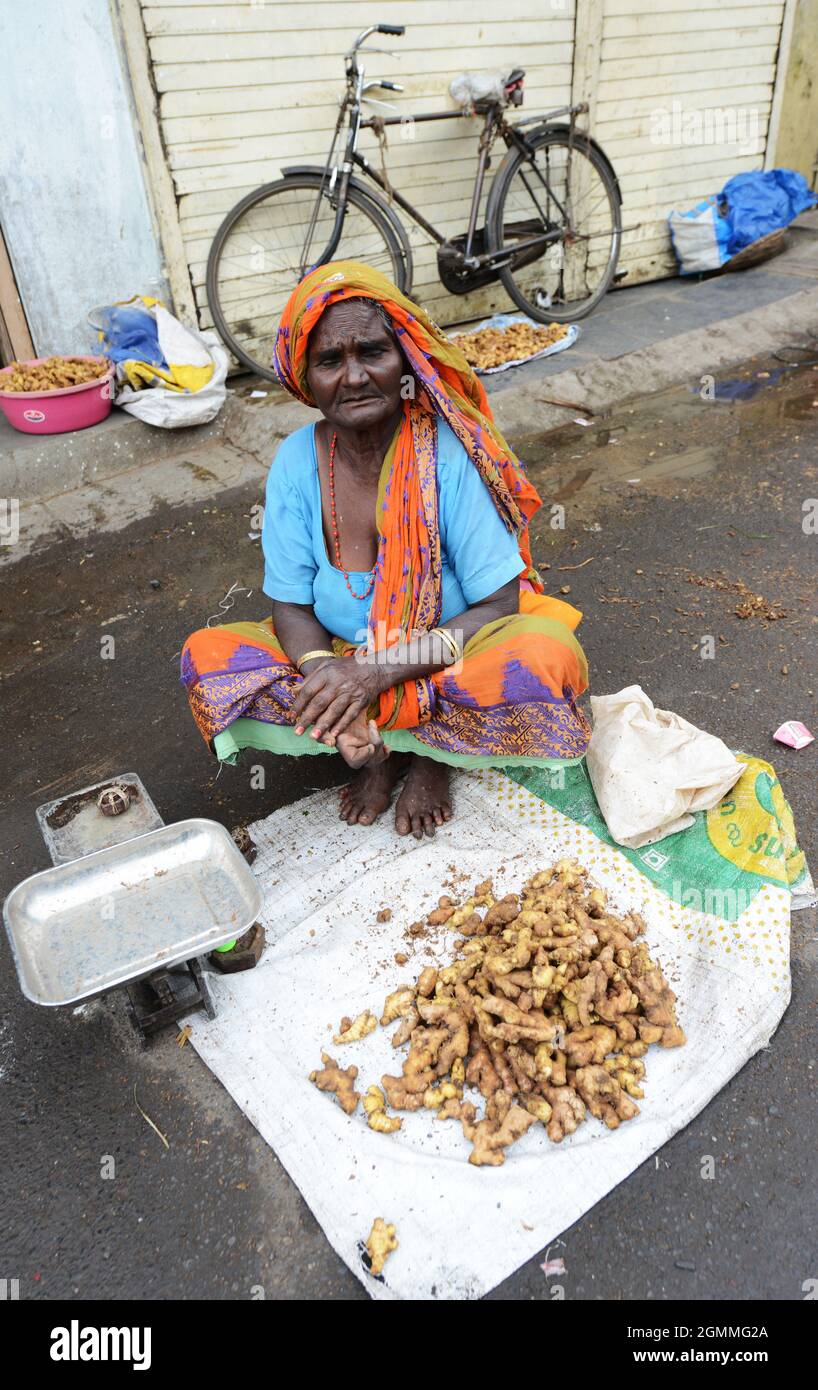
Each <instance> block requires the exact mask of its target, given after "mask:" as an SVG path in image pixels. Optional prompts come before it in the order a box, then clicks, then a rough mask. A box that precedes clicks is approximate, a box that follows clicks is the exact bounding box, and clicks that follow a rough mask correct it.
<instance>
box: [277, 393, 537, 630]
mask: <svg viewBox="0 0 818 1390" xmlns="http://www.w3.org/2000/svg"><path fill="white" fill-rule="evenodd" d="M315 428H316V427H315V424H310V425H304V426H303V427H302V428H301V429H299V430H295V431H294V432H293V434H291V435H288V437H287V438H286V439H285V440H284V441H283V442H282V443H281V444H280V445H279V448H278V451H277V453H276V456H275V459H274V461H273V465H272V467H271V469H270V472H269V474H268V477H267V494H266V500H265V506H264V524H263V527H262V533H261V544H262V549H263V551H264V586H263V587H264V592H265V594H267V595H268V596H269V597H270V598H272V599H277V600H279V601H280V602H282V603H303V604H311V605H312V607H313V609H314V612H315V616H316V618H317V619H318V621H319V622H320V623H321V624H322V626H323V627H325V628H326V629H327V631H328V632H331V633H333V634H334V635H335V636H336V637H343V638H344V639H345V640H346V641H347V642H364V641H366V629H367V621H368V618H369V608H370V604H371V602H372V595H371V594H369V596H368V597H367V598H365V599H356V598H355V597H354V595H352V594H351V593H350V592H349V589H348V588H347V586H346V582H345V580H344V576H343V574H342V572H341V570H339V569H336V568H335V566H334V565H332V564H330V560H329V556H328V554H327V546H326V541H325V539H324V528H323V520H322V515H321V484H320V481H319V476H318V456H317V454H316V451H315ZM437 488H438V507H439V520H440V544H441V552H442V555H441V558H442V580H443V593H442V610H441V618H440V621H441V623H445V622H448V621H450V619H452V618H454V617H456V616H457V615H458V613H462V612H463V611H464V609H466V608H469V607H471V605H472V604H475V603H479V602H480V600H481V599H484V598H488V596H489V594H493V593H495V591H496V590H497V589H500V588H502V586H503V585H504V584H508V583H509V581H510V580H512V579H514V578H516V576H517V575H518V574H521V573H522V572H523V569H524V568H525V567H524V565H523V562H522V560H521V559H520V551H519V547H518V544H517V540H516V537H515V536H514V535H513V534H512V533H511V532H510V531H508V530H507V529H506V526H505V524H504V522H503V521H502V520H501V518H500V516H499V514H498V512H497V508H496V507H495V505H494V503H493V501H492V499H491V494H490V493H489V490H488V488H487V487H486V485H485V483H484V482H483V479H482V478H481V477H480V474H479V473H478V471H477V469H476V468H475V466H474V464H473V463H472V461H471V459H470V458H469V456H468V454H467V453H466V450H465V449H464V447H463V445H462V444H461V443H460V440H459V439H458V438H457V435H456V434H455V433H454V431H453V430H452V429H450V427H449V426H448V425H447V424H446V422H445V420H441V419H440V418H439V417H438V420H437ZM373 520H374V518H373ZM371 574H372V571H371V570H367V571H361V570H350V571H349V580H350V583H351V585H352V587H353V589H355V590H357V591H358V592H363V591H364V590H365V589H366V586H367V581H368V580H369V578H370V577H371Z"/></svg>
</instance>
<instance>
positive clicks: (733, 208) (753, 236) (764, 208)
mask: <svg viewBox="0 0 818 1390" xmlns="http://www.w3.org/2000/svg"><path fill="white" fill-rule="evenodd" d="M719 199H720V201H721V202H723V203H726V204H727V220H728V222H729V224H730V238H729V241H728V244H727V251H728V254H729V255H730V256H735V255H736V253H737V252H739V251H743V250H744V247H745V246H752V244H753V242H754V241H758V240H759V238H760V237H763V236H767V235H768V234H769V233H770V232H777V231H779V230H780V229H781V228H782V227H788V226H789V224H790V222H792V220H793V218H795V217H797V216H798V215H799V213H801V212H806V210H807V208H811V207H814V206H815V204H816V202H818V198H816V195H815V194H814V193H811V192H810V190H809V187H808V185H807V181H806V179H805V178H804V175H803V174H798V173H796V172H795V170H794V169H768V170H767V172H766V173H765V174H762V173H760V172H758V173H753V174H736V175H734V177H733V178H732V179H728V181H727V183H726V184H725V185H724V188H723V189H722V190H721V193H720V195H719Z"/></svg>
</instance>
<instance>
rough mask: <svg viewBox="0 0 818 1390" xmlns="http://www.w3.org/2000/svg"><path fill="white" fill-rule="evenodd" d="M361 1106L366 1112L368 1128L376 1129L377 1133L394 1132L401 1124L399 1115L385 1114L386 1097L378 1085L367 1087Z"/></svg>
mask: <svg viewBox="0 0 818 1390" xmlns="http://www.w3.org/2000/svg"><path fill="white" fill-rule="evenodd" d="M363 1108H364V1111H365V1112H366V1117H367V1124H368V1125H369V1128H370V1129H374V1130H376V1132H377V1133H378V1134H394V1133H395V1130H396V1129H400V1127H401V1125H402V1124H403V1120H401V1119H400V1118H399V1116H397V1115H387V1113H386V1097H385V1096H384V1093H383V1091H382V1090H381V1088H380V1086H368V1087H367V1091H366V1095H365V1096H364V1099H363Z"/></svg>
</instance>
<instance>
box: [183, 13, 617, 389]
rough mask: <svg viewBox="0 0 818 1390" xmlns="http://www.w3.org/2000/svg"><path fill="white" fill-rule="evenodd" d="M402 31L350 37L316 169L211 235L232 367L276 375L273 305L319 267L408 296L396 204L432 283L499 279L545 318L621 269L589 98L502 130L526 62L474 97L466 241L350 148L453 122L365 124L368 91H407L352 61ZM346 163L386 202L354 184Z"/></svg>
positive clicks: (240, 211) (211, 278) (598, 290)
mask: <svg viewBox="0 0 818 1390" xmlns="http://www.w3.org/2000/svg"><path fill="white" fill-rule="evenodd" d="M405 32H406V27H405V25H403V24H374V25H371V26H370V27H369V28H368V29H364V30H363V31H362V33H361V34H359V35H358V38H357V39H356V40H355V42H354V44H353V45H352V47H351V48H350V49H349V51H348V52H347V53H346V55H345V70H346V88H345V91H344V95H343V97H342V98H341V101H340V109H339V113H338V119H337V122H336V125H335V132H334V135H333V138H332V144H331V146H330V151H329V155H328V156H327V161H326V164H325V165H324V167H323V168H322V167H321V166H320V165H309V164H294V165H290V166H287V167H284V168H282V171H281V173H282V177H281V178H280V179H277V180H276V181H275V182H273V183H268V184H264V185H263V186H262V187H261V188H256V189H254V190H253V191H252V192H251V193H248V194H247V195H246V196H245V197H244V198H242V199H241V200H240V202H238V203H237V204H236V205H235V207H233V208H231V210H230V212H229V213H228V214H227V216H226V217H225V219H224V221H223V222H222V224H221V226H220V227H219V229H218V231H217V233H216V236H215V238H214V240H213V244H212V246H211V249H210V255H209V257H208V262H207V282H206V284H207V298H208V303H209V305H210V310H211V313H212V315H213V319H214V322H215V324H216V327H217V329H218V331H219V333H220V334H221V336H222V338H223V340H224V342H225V344H226V345H227V347H228V348H229V349H230V350H231V352H232V353H233V354H234V356H235V357H236V358H237V360H238V361H239V362H240V363H241V364H242V365H243V366H245V367H247V368H249V369H250V370H251V371H254V372H256V373H258V375H259V376H261V377H264V378H266V379H268V380H271V381H274V380H275V379H276V377H275V373H274V371H273V369H272V367H271V365H270V364H271V358H272V349H273V340H274V337H275V331H276V328H277V326H278V321H279V318H280V316H281V311H282V309H283V307H284V304H285V302H286V300H287V298H288V296H289V294H290V292H291V291H292V289H293V287H294V285H295V284H297V283H298V281H299V280H301V279H302V278H303V277H304V275H305V274H307V272H308V271H309V270H311V269H313V268H314V267H315V266H317V265H324V264H326V262H328V261H331V260H341V259H343V260H357V261H364V262H366V263H367V264H368V265H372V266H375V267H377V268H379V269H381V270H383V271H384V273H385V274H386V275H388V277H389V278H390V279H391V280H392V281H393V282H394V284H396V285H397V286H398V288H399V289H400V290H402V291H403V292H404V294H407V295H408V294H410V293H411V288H412V277H413V261H412V248H411V244H410V241H409V237H408V235H407V232H406V229H405V227H404V225H403V223H402V222H401V220H400V218H399V217H398V215H397V212H396V210H395V208H396V206H397V207H398V208H400V209H401V210H402V211H403V212H405V213H407V214H408V215H409V217H411V218H412V220H413V221H414V222H415V223H416V224H417V226H418V227H419V228H420V229H421V230H422V231H423V232H425V233H426V234H427V235H428V236H429V237H431V238H432V240H433V241H434V242H436V243H437V261H438V275H439V277H440V280H441V282H442V283H443V285H444V286H445V288H446V289H447V290H449V291H450V293H452V294H457V295H462V294H468V293H469V292H470V291H471V290H474V289H477V288H479V287H480V286H482V285H486V284H489V283H490V282H492V281H495V280H499V281H500V282H501V283H502V285H503V286H504V288H505V290H506V292H507V293H508V295H509V296H510V298H511V299H512V300H513V302H514V303H515V304H516V305H517V306H518V307H519V308H520V309H522V310H523V312H524V313H526V314H527V315H528V316H529V317H530V318H532V319H535V320H538V321H539V322H541V323H550V322H553V321H556V322H567V321H569V320H574V319H578V318H584V317H585V316H586V315H587V314H589V313H591V311H592V310H593V309H594V308H595V307H596V305H597V304H598V303H599V301H600V300H601V299H602V297H603V295H605V294H606V293H607V291H608V289H609V287H610V285H611V283H612V281H613V279H614V276H615V274H616V266H617V261H618V258H619V250H620V244H621V237H622V221H621V208H622V196H621V193H620V190H619V183H618V180H617V177H616V174H615V172H614V169H613V166H612V164H611V162H610V160H609V159H608V157H607V156H606V154H605V153H604V151H603V150H602V149H601V148H600V146H599V145H598V143H597V142H596V141H595V140H594V139H593V138H592V137H591V136H590V135H588V134H586V133H584V132H582V131H581V130H579V129H577V126H576V118H577V117H578V116H580V115H582V114H583V113H585V112H587V110H588V106H587V103H583V102H581V103H578V104H576V105H573V106H560V107H557V108H556V109H554V110H553V111H548V112H546V113H545V114H544V115H542V116H530V117H527V118H526V119H525V120H522V121H515V122H514V124H511V123H510V122H509V121H508V120H507V119H506V114H505V113H506V110H507V109H508V108H516V107H519V106H520V105H521V104H522V101H523V83H524V78H525V72H524V70H523V69H522V68H515V69H514V71H513V72H511V73H510V74H509V75H508V77H506V78H505V79H504V84H503V88H502V95H501V96H498V95H494V96H491V97H488V98H486V99H484V100H482V101H480V100H478V101H476V102H474V103H473V110H474V112H475V114H479V115H482V116H483V117H484V121H483V128H482V131H481V134H480V138H479V142H478V162H477V171H476V174H475V181H474V188H473V191H472V198H471V207H470V211H469V220H468V226H467V230H466V231H465V232H464V233H462V234H461V235H458V236H454V237H448V238H447V237H445V236H444V235H443V234H442V233H441V232H440V231H439V230H438V229H437V228H436V227H434V226H433V225H432V223H431V222H429V221H428V220H427V219H426V218H425V217H424V216H423V214H422V213H421V212H419V211H418V209H417V208H415V207H413V205H412V204H411V202H410V201H409V200H408V199H407V198H405V197H404V196H403V195H402V194H401V193H400V192H399V190H398V189H396V188H394V187H393V186H392V183H391V181H390V180H389V179H388V178H387V176H386V172H385V169H384V170H383V172H380V171H378V170H377V169H375V168H373V166H372V165H371V164H370V162H369V161H368V160H367V159H366V157H365V156H364V155H362V154H361V153H360V151H359V150H358V147H357V146H358V138H359V135H360V132H361V131H362V130H366V129H371V130H373V131H374V132H375V134H376V135H377V136H378V138H379V140H380V141H381V142H382V143H381V149H382V151H383V141H384V132H385V129H386V127H388V126H393V125H399V124H401V123H403V122H405V121H407V120H412V121H415V122H417V123H422V122H427V121H450V120H462V119H463V115H464V113H463V110H462V109H460V108H458V109H457V110H454V111H452V110H449V111H435V112H423V113H420V114H417V115H413V116H400V115H395V116H378V115H375V116H370V117H368V118H367V119H363V118H362V117H363V112H362V107H363V106H364V105H368V104H372V102H373V101H374V100H375V99H373V98H369V97H367V93H368V92H369V91H371V90H372V89H373V88H381V89H383V90H385V91H390V92H401V91H403V88H402V86H400V84H398V83H396V82H392V81H388V80H386V79H384V78H380V79H377V80H372V81H367V80H366V74H365V72H364V70H363V68H361V67H360V66H359V64H358V54H359V53H361V52H365V53H384V52H390V50H388V49H382V48H371V47H366V46H365V45H366V40H367V39H368V38H369V37H370V35H371V34H375V33H377V34H389V35H395V36H400V35H402V34H404V33H405ZM390 56H395V55H394V54H390ZM375 104H378V105H385V104H386V103H383V102H376V103H375ZM391 109H392V110H394V109H395V108H394V107H392V108H391ZM345 121H347V123H348V128H347V136H346V145H345V149H344V154H343V159H342V160H340V161H339V160H336V159H335V149H336V146H337V144H338V141H339V137H340V135H341V131H342V129H343V126H344V122H345ZM498 137H499V138H501V139H502V140H503V141H504V143H505V145H506V153H505V154H504V156H503V158H502V161H501V163H500V165H499V167H498V169H497V172H496V174H495V175H494V178H493V181H492V184H491V187H490V189H489V193H488V197H487V202H486V213H485V226H483V227H479V228H478V226H477V221H478V213H479V208H480V202H481V196H482V192H483V184H484V181H485V176H486V170H487V169H488V168H489V165H490V162H491V150H492V147H493V145H494V143H495V141H496V140H497V139H498ZM354 168H357V169H359V170H361V171H362V173H363V174H364V175H365V176H366V177H367V178H368V179H369V180H371V181H372V182H373V183H375V184H376V185H377V186H378V187H379V188H380V190H382V193H385V194H386V195H387V197H386V198H385V197H383V196H381V193H379V192H377V191H376V190H375V189H373V188H371V187H369V186H368V185H367V184H365V183H363V182H362V181H361V179H360V178H358V177H356V176H355V174H354V173H353V169H354ZM589 200H592V201H590V203H589ZM580 208H582V209H583V211H582V212H580Z"/></svg>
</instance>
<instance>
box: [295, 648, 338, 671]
mask: <svg viewBox="0 0 818 1390" xmlns="http://www.w3.org/2000/svg"><path fill="white" fill-rule="evenodd" d="M318 656H331V657H333V658H334V657H335V652H330V651H327V650H326V649H324V650H320V651H314V652H305V653H304V655H303V656H300V657H299V658H298V660H297V661H296V663H295V664H296V666H297V667H298V669H299V671H300V670H301V667H302V666H303V665H304V662H305V661H314V660H315V658H316V657H318Z"/></svg>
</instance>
